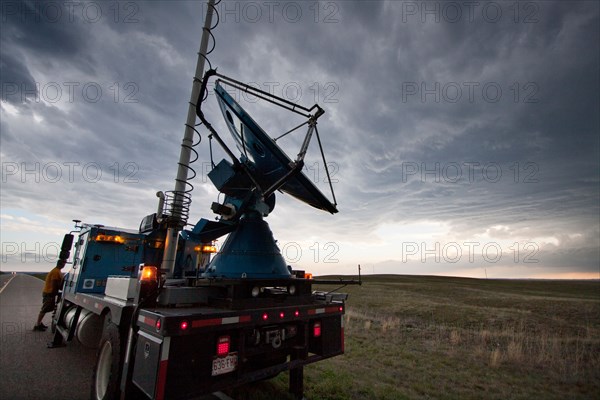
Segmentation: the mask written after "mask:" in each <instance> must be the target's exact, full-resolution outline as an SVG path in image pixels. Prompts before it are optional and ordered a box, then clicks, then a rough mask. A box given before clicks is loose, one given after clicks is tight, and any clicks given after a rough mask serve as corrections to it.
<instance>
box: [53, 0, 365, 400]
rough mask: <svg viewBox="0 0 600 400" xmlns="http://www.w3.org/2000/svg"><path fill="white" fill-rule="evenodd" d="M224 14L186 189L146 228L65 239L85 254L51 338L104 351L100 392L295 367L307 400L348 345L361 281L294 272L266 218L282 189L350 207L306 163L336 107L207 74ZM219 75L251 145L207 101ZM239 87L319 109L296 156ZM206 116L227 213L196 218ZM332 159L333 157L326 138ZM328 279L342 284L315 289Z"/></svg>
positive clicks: (197, 385) (207, 31)
mask: <svg viewBox="0 0 600 400" xmlns="http://www.w3.org/2000/svg"><path fill="white" fill-rule="evenodd" d="M213 11H216V9H215V8H214V4H213V1H212V0H211V1H209V7H208V8H207V14H206V19H205V25H204V31H203V36H202V40H201V46H200V52H199V56H198V64H197V67H196V75H195V78H194V83H193V86H192V96H191V99H192V100H191V101H190V109H189V112H188V119H187V121H186V124H185V126H186V128H185V134H184V140H183V142H182V145H181V154H180V160H179V162H178V172H177V178H176V180H175V182H176V183H175V189H174V190H173V191H171V192H158V193H157V196H158V203H159V204H158V207H157V209H156V211H155V212H152V213H150V214H148V215H146V216H144V217H143V218H141V222H140V225H139V227H138V228H136V229H125V228H119V227H111V226H104V225H101V224H91V223H82V222H81V221H80V220H73V221H74V222H75V228H74V229H73V230H72V231H71V232H70V233H68V234H66V235H65V237H64V239H63V242H62V246H61V251H60V254H59V259H61V260H64V261H67V260H71V261H69V263H70V265H71V268H70V270H69V271H68V273H67V274H66V276H65V280H64V286H63V290H62V295H61V297H60V300H59V302H58V303H57V307H56V310H55V313H54V315H53V318H52V331H53V333H54V336H53V339H52V341H51V342H50V343H49V344H48V346H49V347H59V346H64V345H67V344H68V343H69V342H71V341H72V340H75V339H77V340H78V341H79V342H81V343H82V344H83V345H85V346H89V347H95V348H97V349H98V350H97V358H96V362H95V366H94V368H93V372H92V376H93V378H92V387H91V393H90V394H91V398H92V399H118V398H120V399H131V398H146V399H156V400H160V399H190V398H194V397H197V396H201V395H203V394H207V393H212V392H216V391H220V390H223V389H228V388H233V387H237V386H240V385H244V384H246V383H249V382H255V381H259V380H264V379H269V378H271V377H274V376H276V375H278V374H279V373H282V372H284V371H289V391H290V392H291V393H292V394H293V395H294V396H295V397H296V398H299V399H300V398H302V397H303V393H304V384H303V381H304V379H303V371H304V366H306V365H308V364H310V363H314V362H318V361H320V360H324V359H327V358H330V357H334V356H337V355H341V354H343V353H344V318H343V316H344V313H345V308H346V303H345V302H346V300H347V295H345V294H343V293H338V292H337V289H338V288H339V287H341V286H344V285H346V284H355V283H360V279H359V280H358V282H357V281H354V280H350V281H348V280H343V279H315V278H313V277H312V275H311V274H309V273H306V272H305V271H301V270H293V269H292V268H291V267H290V266H289V265H287V263H286V262H285V259H284V258H283V256H282V255H281V251H280V249H279V248H278V246H277V242H276V240H275V239H274V237H273V234H272V232H271V230H270V228H269V226H268V224H267V222H266V221H265V217H266V216H268V215H269V214H270V212H272V211H273V209H274V207H275V192H278V193H283V194H288V195H291V196H293V197H295V198H297V199H299V200H300V201H302V202H304V203H306V204H308V205H310V206H312V207H315V208H317V209H321V210H324V211H328V212H330V213H332V214H333V213H335V212H337V208H336V203H335V195H334V194H333V188H331V189H332V195H333V198H334V202H331V201H330V200H329V199H328V198H327V197H326V196H324V195H323V194H322V193H321V191H320V190H318V189H317V188H316V187H315V186H314V185H313V183H312V182H311V181H310V180H309V179H308V178H307V177H306V176H304V174H303V173H302V171H301V169H302V166H303V160H304V155H305V154H306V151H307V149H308V145H309V143H310V140H311V138H312V137H314V136H316V137H317V138H319V133H318V130H317V128H316V124H317V119H318V118H319V117H320V116H321V115H323V113H324V110H322V109H321V108H320V107H319V106H318V105H314V106H313V107H311V108H306V107H303V106H300V105H297V104H293V103H290V102H289V101H287V100H285V99H281V98H276V97H275V96H272V95H270V94H268V93H265V92H261V91H260V90H258V89H252V87H250V86H248V85H244V84H243V83H241V82H239V81H236V80H234V79H232V78H229V77H226V76H224V75H220V74H218V73H217V72H216V70H213V69H209V70H208V71H206V73H205V74H204V75H203V71H204V61H205V59H206V55H207V45H208V37H209V36H210V35H212V33H211V30H212V29H213V28H214V26H211V19H212V13H213ZM200 77H201V78H200ZM214 78H218V80H217V82H216V83H215V94H216V96H215V97H216V98H217V100H218V102H219V107H220V109H221V112H222V114H223V118H224V120H225V123H226V125H227V127H228V130H229V131H230V133H231V135H232V137H233V140H234V141H235V143H236V146H237V149H238V150H239V151H238V154H235V151H233V150H231V149H230V148H229V146H228V145H227V144H226V143H225V141H224V140H223V138H222V137H221V135H220V134H219V133H218V132H217V130H216V129H215V128H213V126H212V124H211V123H210V122H209V121H208V119H207V117H206V116H205V115H204V112H203V109H202V103H203V102H204V101H205V99H206V98H207V97H208V96H206V93H207V90H208V88H207V85H208V81H209V80H211V79H214ZM228 85H229V86H233V87H237V88H242V89H244V90H246V91H252V90H255V91H254V92H253V93H254V95H256V96H257V97H260V98H264V99H266V100H268V101H269V103H271V104H276V105H279V106H280V107H283V108H284V109H287V110H288V111H291V112H294V113H296V114H299V115H301V116H303V118H306V122H305V123H304V124H303V126H306V127H307V133H306V135H305V137H304V140H303V142H302V147H301V149H300V151H299V153H298V156H297V157H296V159H295V160H293V161H292V160H291V159H290V158H289V157H288V156H287V154H285V152H283V151H282V150H281V148H280V147H279V146H278V145H277V143H276V140H274V139H272V138H271V137H270V136H268V135H267V134H266V133H265V132H264V131H263V130H262V128H261V127H260V126H258V124H257V123H256V122H255V121H254V120H253V119H252V118H251V117H250V116H249V114H248V113H247V112H246V111H245V110H244V109H243V108H242V106H241V105H240V104H238V103H237V102H236V101H235V100H234V99H233V97H232V96H231V95H230V94H229V93H228V92H227V90H226V87H227V86H228ZM197 118H199V119H200V120H201V123H202V124H203V125H204V126H205V127H206V128H207V129H208V130H209V132H210V135H209V138H210V139H211V140H212V139H215V140H216V141H217V143H218V144H220V145H221V147H222V148H223V149H224V150H225V153H226V154H227V155H228V156H229V158H230V159H229V160H227V159H223V160H221V161H220V162H219V163H217V164H215V163H214V162H212V152H211V164H212V170H211V172H210V173H209V174H208V176H209V178H210V180H211V181H212V183H213V184H214V185H215V187H216V188H217V189H218V191H219V193H220V199H221V201H219V202H214V203H213V204H212V205H211V209H212V211H213V212H214V213H215V214H216V215H217V218H216V220H215V219H214V218H213V219H210V220H209V219H204V218H202V219H200V220H199V221H198V222H197V223H195V224H188V223H187V218H188V216H189V207H190V204H191V194H190V193H191V190H190V187H191V184H190V183H189V179H188V175H193V174H191V173H190V171H193V169H192V167H191V164H192V162H193V160H192V161H190V160H191V158H192V156H191V155H192V154H194V153H196V151H195V150H194V149H193V147H194V145H193V144H192V143H193V142H194V140H193V139H192V138H193V135H194V133H199V132H198V130H197V129H196V127H197V126H198V125H197V124H196V119H197ZM294 129H297V128H294ZM320 144H321V141H320V139H319V146H320ZM211 149H212V147H211ZM196 154H197V153H196ZM321 155H322V156H323V160H324V153H323V149H322V148H321ZM324 161H325V160H324ZM325 165H326V162H325ZM223 236H226V239H225V241H224V243H223V244H222V246H220V248H219V249H218V248H217V246H216V241H217V240H219V238H221V237H223ZM71 253H73V257H72V258H71ZM359 274H360V270H359ZM316 284H319V285H337V286H336V288H335V289H333V290H326V291H325V290H314V288H313V286H314V285H316ZM320 287H325V286H320Z"/></svg>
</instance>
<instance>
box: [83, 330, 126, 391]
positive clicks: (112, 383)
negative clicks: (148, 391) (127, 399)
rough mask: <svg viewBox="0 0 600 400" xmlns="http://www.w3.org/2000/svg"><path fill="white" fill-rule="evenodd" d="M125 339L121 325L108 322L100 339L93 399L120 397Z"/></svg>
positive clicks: (93, 384)
mask: <svg viewBox="0 0 600 400" xmlns="http://www.w3.org/2000/svg"><path fill="white" fill-rule="evenodd" d="M124 353H125V341H124V340H123V339H122V336H121V334H120V332H119V327H118V326H116V325H115V324H113V323H112V322H107V323H106V324H105V326H104V330H103V332H102V338H101V339H100V347H99V348H98V355H97V358H96V366H95V367H94V375H93V376H92V391H91V399H92V400H116V399H119V398H120V394H121V392H120V388H119V386H120V383H121V372H122V370H123V358H124Z"/></svg>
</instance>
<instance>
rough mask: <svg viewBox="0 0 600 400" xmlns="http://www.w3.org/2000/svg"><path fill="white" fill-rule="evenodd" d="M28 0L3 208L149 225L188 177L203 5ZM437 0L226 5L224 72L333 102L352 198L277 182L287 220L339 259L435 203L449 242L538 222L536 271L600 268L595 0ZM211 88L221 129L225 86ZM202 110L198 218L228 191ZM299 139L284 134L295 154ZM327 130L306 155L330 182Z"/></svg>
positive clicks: (7, 21) (391, 255)
mask: <svg viewBox="0 0 600 400" xmlns="http://www.w3.org/2000/svg"><path fill="white" fill-rule="evenodd" d="M13 3H14V4H13V5H14V7H15V8H11V9H8V8H3V15H2V22H3V23H2V28H1V29H2V39H1V40H2V47H1V52H2V53H1V58H0V64H1V66H2V88H3V93H2V97H3V98H2V101H3V103H2V104H3V105H2V111H1V112H2V121H1V122H0V126H1V129H2V133H1V135H2V163H3V171H2V172H3V176H2V178H3V182H2V184H3V189H2V194H1V196H2V206H3V209H4V208H10V209H21V210H27V211H28V212H30V213H32V214H36V215H48V216H50V217H51V218H52V219H53V220H55V221H59V220H67V221H70V219H72V218H75V217H78V218H84V219H87V218H93V219H94V221H90V222H99V223H104V224H110V225H125V226H129V227H131V226H133V227H135V226H137V224H138V223H139V220H140V219H141V218H142V217H143V216H144V215H145V214H149V213H151V212H152V211H153V210H154V208H155V206H156V198H155V197H154V192H155V191H157V190H169V189H172V186H173V184H174V183H173V182H174V181H173V179H174V176H175V172H176V169H177V159H178V153H179V144H180V141H181V136H182V133H183V129H184V121H185V116H186V111H187V107H188V100H189V95H190V89H191V82H192V79H193V71H194V66H195V62H196V51H197V50H198V46H199V38H200V35H201V33H202V29H201V27H202V23H203V17H202V12H203V11H204V10H205V9H206V6H205V5H203V4H202V3H200V2H184V3H177V5H176V6H173V4H171V3H169V2H165V1H152V2H134V3H127V4H121V3H120V4H119V9H118V11H119V12H118V13H117V14H114V12H115V11H116V10H114V9H109V8H107V7H106V5H104V4H101V3H93V4H96V5H93V4H92V3H89V4H90V6H89V7H88V8H89V10H88V14H84V13H82V11H83V8H84V6H85V4H88V3H85V4H83V3H82V4H81V5H78V6H76V7H75V8H74V9H73V10H72V11H71V10H69V9H68V8H67V6H66V3H65V4H62V3H56V4H57V5H58V6H59V7H61V8H60V10H61V13H62V14H61V15H62V17H61V18H59V19H58V20H56V18H52V15H54V14H49V12H50V11H52V10H44V9H43V8H40V7H42V6H40V5H39V3H35V2H33V3H32V2H13ZM425 4H426V3H424V2H393V1H388V2H329V3H314V4H312V3H310V4H309V2H280V3H279V2H278V3H277V4H272V7H273V8H271V9H269V6H268V5H266V4H263V3H257V2H250V3H244V2H223V3H221V4H220V5H219V7H218V10H219V14H220V23H219V25H218V26H217V28H216V29H215V30H214V31H213V33H214V35H215V38H216V46H215V50H214V52H213V53H212V54H211V55H210V56H209V59H210V61H211V63H212V64H213V66H215V67H218V68H219V72H222V73H224V74H226V75H230V76H233V77H235V78H237V79H239V80H242V81H247V82H252V83H253V84H254V85H255V86H256V85H258V86H259V87H260V88H262V89H263V90H271V91H273V92H274V93H275V94H278V95H283V96H287V97H288V98H292V99H293V100H296V101H298V102H300V103H302V104H304V105H309V106H310V105H312V104H314V103H315V102H318V103H319V104H321V106H323V108H324V109H325V111H326V114H325V115H324V116H323V117H322V118H321V119H320V120H319V132H320V134H321V139H322V141H323V144H324V147H325V152H326V154H327V161H328V162H330V163H331V165H330V166H331V168H332V170H333V172H334V179H335V183H334V184H333V186H334V189H335V191H336V198H337V200H338V203H339V206H338V208H339V210H340V212H339V214H337V215H335V216H329V215H324V214H322V213H320V212H318V211H316V210H314V209H312V208H309V207H306V206H305V205H303V204H301V203H300V202H298V201H297V200H295V199H292V198H289V197H288V196H285V195H279V196H278V201H277V207H276V210H275V212H274V213H273V215H271V216H270V217H269V222H270V224H271V226H272V229H273V230H274V232H276V233H277V235H280V236H281V237H282V240H285V241H286V242H289V241H294V240H296V241H298V239H297V238H298V237H299V238H300V239H302V240H304V239H305V238H311V240H314V241H315V242H319V243H321V244H325V243H328V242H335V243H337V244H339V246H340V253H339V254H340V262H339V263H338V264H336V265H337V267H338V268H340V270H344V268H351V269H354V265H355V264H357V263H358V262H363V263H365V262H366V263H370V264H373V265H376V264H377V265H379V264H378V263H382V262H384V261H385V259H389V260H398V259H401V257H400V256H399V255H398V253H397V251H396V252H394V251H395V250H394V245H395V247H396V250H397V248H398V244H397V243H394V242H393V241H391V239H390V238H392V237H395V235H396V236H397V235H399V234H401V233H402V234H403V233H404V229H406V228H407V227H414V229H413V228H411V229H409V231H408V232H407V235H406V239H405V240H409V239H410V233H411V232H410V231H411V230H414V231H415V232H416V231H418V229H419V228H418V227H419V226H421V227H422V226H425V227H427V226H429V225H428V223H432V224H433V226H436V227H437V229H435V230H433V231H431V235H432V237H439V238H440V240H441V241H443V242H444V243H447V242H449V241H457V242H461V243H462V242H464V241H466V240H470V239H472V238H477V237H483V235H487V237H488V238H492V239H494V240H506V241H509V240H511V239H514V240H516V241H519V242H522V243H526V242H527V241H531V242H535V243H537V242H538V241H539V242H540V244H543V246H544V249H543V250H540V254H544V258H543V259H544V265H543V266H541V264H539V265H535V266H533V265H525V266H523V270H524V271H528V270H530V271H534V269H535V271H536V272H535V273H536V274H537V273H538V272H539V271H538V269H539V268H548V270H549V271H559V270H560V271H562V272H565V273H566V272H568V271H569V270H574V271H575V270H577V271H586V272H589V271H590V270H593V269H594V268H597V265H598V264H599V262H600V256H599V255H598V252H594V251H593V249H594V248H597V247H598V240H597V238H598V236H597V232H598V215H599V213H600V209H599V202H598V185H599V183H600V178H599V171H600V168H599V167H598V166H599V164H598V159H599V158H600V151H599V140H598V132H599V131H600V127H599V118H600V117H599V112H598V110H599V109H600V104H599V99H598V91H599V87H600V82H599V80H598V73H597V71H598V69H599V66H600V61H599V56H598V54H599V53H600V52H598V51H597V50H598V43H597V40H595V39H596V38H597V37H598V34H599V33H600V32H599V6H598V4H596V3H594V2H585V1H581V2H579V1H576V2H530V3H526V4H525V3H519V6H518V11H519V12H520V13H519V14H515V9H514V7H513V8H510V7H509V4H508V3H506V4H505V3H493V4H494V5H492V6H490V5H486V4H487V3H486V4H483V3H482V4H478V5H476V6H475V5H473V6H472V7H474V8H473V9H472V10H470V9H469V8H468V7H471V6H468V5H465V4H463V3H453V4H454V5H448V4H447V3H442V2H433V3H427V4H429V5H428V6H427V7H434V8H433V10H434V11H433V12H429V13H427V12H424V11H423V7H424V5H425ZM469 4H470V3H469ZM311 5H312V7H311ZM96 6H99V7H101V13H100V14H90V13H91V12H92V11H94V10H95V8H94V7H96ZM413 6H414V7H416V8H413ZM36 7H37V9H36ZM126 7H127V8H126ZM452 7H459V8H460V10H459V11H460V13H461V14H460V18H456V15H455V14H452V12H454V11H456V10H455V9H453V8H452ZM486 7H487V8H486ZM493 7H500V9H501V14H500V16H499V17H495V16H494V14H493V13H492V12H493V11H495V10H494V9H493ZM298 10H300V13H298V12H297V11H298ZM486 12H487V13H486ZM32 13H33V14H32ZM36 13H37V14H36ZM71 13H72V18H70V15H71ZM36 15H37V17H36ZM95 16H98V18H95ZM90 17H94V18H92V19H93V22H92V21H90ZM35 18H38V20H37V21H36V20H35ZM59 91H60V94H58V93H59ZM242 100H243V96H242ZM243 105H244V106H245V107H247V108H248V110H249V111H250V112H251V114H252V115H253V117H254V118H255V119H256V120H257V121H258V122H259V124H261V125H262V126H263V127H264V128H265V129H267V130H268V132H270V133H271V134H273V135H275V134H276V133H279V132H283V131H285V130H286V129H287V128H288V127H289V126H290V125H293V123H292V122H294V121H293V120H292V119H290V118H289V116H288V115H286V114H284V113H280V112H278V111H276V110H275V109H273V108H272V107H268V106H265V105H263V104H261V103H256V102H252V101H250V102H248V101H246V102H244V103H243ZM204 106H205V109H206V113H207V115H208V116H209V119H210V120H211V122H213V123H214V124H215V126H216V127H217V129H219V131H220V132H225V126H224V124H223V122H222V121H221V115H220V112H219V111H218V107H217V106H216V102H215V101H214V96H212V95H210V96H209V98H208V100H207V101H206V103H205V104H204ZM11 107H12V108H11ZM199 130H200V132H201V135H202V136H203V138H202V143H200V144H199V145H198V147H197V149H198V151H199V157H200V158H199V161H198V162H197V163H196V164H194V165H193V167H194V168H195V169H196V171H197V172H198V177H197V178H196V180H195V181H193V182H192V183H193V184H194V186H195V190H194V192H193V196H194V197H193V198H194V203H193V208H192V214H191V217H190V222H192V221H194V222H195V220H197V219H199V218H200V217H208V218H212V213H211V211H210V210H209V205H210V203H211V202H212V201H215V200H216V197H217V196H216V193H215V191H214V189H213V188H212V186H211V184H210V183H209V182H207V181H206V172H207V170H206V166H207V165H208V162H209V160H210V157H211V154H210V153H209V149H208V140H207V139H208V138H207V136H206V131H205V130H204V129H203V128H202V127H200V128H199ZM223 136H224V138H225V139H226V140H228V141H229V138H228V134H226V133H225V134H223ZM300 141H301V136H300V135H291V136H290V137H289V138H287V139H286V140H282V141H281V144H282V146H284V147H285V149H286V151H288V152H289V153H290V154H292V155H294V154H295V152H297V149H298V148H299V143H300ZM213 145H214V146H213V150H214V151H213V157H214V158H215V161H217V162H218V161H219V159H220V157H223V156H224V153H223V152H222V151H221V150H220V149H218V148H217V146H216V144H215V143H214V141H213ZM314 145H315V143H313V144H312V146H311V148H310V152H309V155H308V156H307V164H306V165H307V168H306V169H305V173H306V174H307V176H309V177H310V179H311V180H313V181H315V182H317V183H318V184H317V186H318V187H319V188H320V189H321V190H323V191H324V192H325V193H329V187H328V184H327V182H326V181H325V171H324V168H323V162H322V160H321V159H320V154H319V153H318V150H317V148H316V147H315V146H314ZM57 170H60V172H61V174H62V175H61V177H60V179H56V171H57ZM28 171H30V172H28ZM31 171H33V172H31ZM98 171H99V172H100V173H101V176H100V177H99V179H97V178H96V177H97V172H98ZM94 173H96V175H93V174H94ZM53 174H54V175H53ZM36 175H37V177H38V180H37V181H36V179H35V177H36ZM3 213H4V212H3ZM290 216H291V217H290ZM424 221H429V222H424ZM420 224H424V225H420ZM11 229H12V228H11ZM394 229H398V231H397V232H395V231H394ZM11 232H12V230H9V229H4V228H3V234H8V235H10V234H12V233H11ZM382 232H387V234H382ZM378 233H379V234H378ZM578 235H580V236H578ZM594 235H596V236H594ZM388 236H389V237H388ZM302 240H300V241H302ZM300 241H299V242H300ZM302 243H304V242H302ZM306 243H308V242H306ZM376 243H379V245H381V244H382V243H385V244H384V245H382V247H378V249H379V251H380V252H379V253H377V255H376V256H375V255H373V254H370V253H369V251H367V250H365V251H358V250H356V249H358V248H361V246H363V245H364V246H365V247H364V249H369V246H376ZM503 243H504V242H503ZM307 246H310V243H308V244H307ZM321 247H322V246H321ZM382 249H385V253H383V252H382V251H383V250H382ZM321 250H323V249H321ZM309 251H310V250H306V249H305V251H304V253H305V254H309ZM565 254H568V255H569V256H573V261H569V257H567V256H565ZM357 257H358V258H359V259H356V258H357ZM361 260H363V261H361ZM317 265H319V267H321V268H329V269H332V268H333V267H334V266H335V265H333V264H332V265H326V266H324V265H323V263H317ZM390 265H391V264H390ZM561 265H562V266H563V267H562V269H561V267H560V266H561ZM346 266H347V267H346ZM350 266H352V267H350ZM418 267H421V268H422V267H423V266H422V265H419V266H415V268H413V269H412V270H411V271H416V272H415V273H417V272H418V271H419V270H420V269H419V268H418ZM472 267H473V265H463V266H461V268H463V270H464V271H467V270H469V268H472ZM504 267H505V268H504ZM504 267H503V268H504V269H503V270H502V271H503V272H502V273H507V274H510V273H511V272H510V271H513V272H512V273H515V274H516V275H515V276H517V275H518V276H522V275H526V274H527V273H526V272H523V273H522V272H518V273H516V272H514V271H515V270H514V269H511V268H512V267H511V266H510V265H508V264H507V265H505V266H504ZM428 268H429V267H428ZM457 268H458V267H457V266H456V265H449V264H444V265H442V264H439V265H438V264H434V265H432V266H431V269H429V270H428V269H425V270H424V271H433V272H435V271H438V272H439V273H443V272H444V271H447V272H448V273H449V272H450V271H453V270H458V269H457ZM498 268H499V267H498ZM333 269H334V268H333ZM532 273H533V272H532Z"/></svg>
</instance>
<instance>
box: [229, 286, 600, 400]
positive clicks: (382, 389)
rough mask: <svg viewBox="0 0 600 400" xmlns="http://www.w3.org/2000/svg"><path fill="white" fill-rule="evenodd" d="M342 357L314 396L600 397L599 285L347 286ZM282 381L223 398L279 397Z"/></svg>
mask: <svg viewBox="0 0 600 400" xmlns="http://www.w3.org/2000/svg"><path fill="white" fill-rule="evenodd" d="M343 291H344V292H347V293H350V298H349V300H348V304H347V308H346V311H347V312H346V316H345V326H346V354H345V355H344V356H340V357H336V358H333V359H330V360H326V361H324V362H321V363H317V364H313V365H311V366H308V367H307V368H306V369H305V389H306V390H305V395H306V398H307V399H309V400H317V399H340V400H341V399H365V400H367V399H369V400H370V399H424V398H425V399H427V398H435V399H532V398H533V399H600V281H597V280H596V281H524V280H476V279H466V278H446V277H419V276H370V277H365V278H364V284H363V286H360V287H358V286H352V287H347V288H345V289H344V290H343ZM286 388H287V374H281V375H280V376H278V377H277V378H275V379H273V380H271V381H268V382H262V383H258V384H254V385H252V386H250V387H246V388H244V389H239V390H234V391H231V392H230V394H231V395H233V396H235V398H236V399H246V400H259V399H261V400H262V399H264V400H267V399H286V398H291V397H288V396H287V394H286V393H285V391H286Z"/></svg>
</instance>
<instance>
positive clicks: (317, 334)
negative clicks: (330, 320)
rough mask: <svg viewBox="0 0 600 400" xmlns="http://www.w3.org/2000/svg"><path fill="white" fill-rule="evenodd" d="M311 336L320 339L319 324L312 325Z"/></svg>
mask: <svg viewBox="0 0 600 400" xmlns="http://www.w3.org/2000/svg"><path fill="white" fill-rule="evenodd" d="M313 336H314V337H321V323H320V322H315V324H314V325H313Z"/></svg>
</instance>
